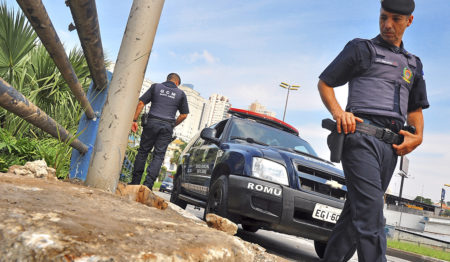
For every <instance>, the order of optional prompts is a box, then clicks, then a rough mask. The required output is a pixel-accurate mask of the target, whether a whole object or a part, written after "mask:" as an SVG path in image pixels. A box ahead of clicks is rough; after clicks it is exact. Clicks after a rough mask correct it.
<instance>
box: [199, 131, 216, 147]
mask: <svg viewBox="0 0 450 262" xmlns="http://www.w3.org/2000/svg"><path fill="white" fill-rule="evenodd" d="M216 133H217V130H216V129H214V128H209V127H207V128H205V129H203V130H202V132H201V133H200V137H201V138H203V139H204V140H205V141H208V142H211V143H214V144H216V145H219V143H220V142H219V139H218V138H216Z"/></svg>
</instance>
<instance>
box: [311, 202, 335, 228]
mask: <svg viewBox="0 0 450 262" xmlns="http://www.w3.org/2000/svg"><path fill="white" fill-rule="evenodd" d="M341 211H342V210H341V209H339V208H334V207H330V206H327V205H322V204H319V203H317V204H316V207H315V208H314V212H313V214H312V217H313V218H315V219H319V220H323V221H327V222H330V223H334V224H336V222H337V221H338V219H339V215H340V214H341Z"/></svg>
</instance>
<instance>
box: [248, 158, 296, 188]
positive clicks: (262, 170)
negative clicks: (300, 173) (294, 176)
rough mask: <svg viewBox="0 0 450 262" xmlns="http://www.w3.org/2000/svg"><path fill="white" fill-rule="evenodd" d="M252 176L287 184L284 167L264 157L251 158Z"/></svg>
mask: <svg viewBox="0 0 450 262" xmlns="http://www.w3.org/2000/svg"><path fill="white" fill-rule="evenodd" d="M252 176H254V177H257V178H260V179H263V180H267V181H271V182H274V183H278V184H282V185H289V181H288V177H287V172H286V168H285V167H284V166H283V165H281V164H279V163H277V162H274V161H271V160H268V159H264V158H259V157H254V158H253V166H252Z"/></svg>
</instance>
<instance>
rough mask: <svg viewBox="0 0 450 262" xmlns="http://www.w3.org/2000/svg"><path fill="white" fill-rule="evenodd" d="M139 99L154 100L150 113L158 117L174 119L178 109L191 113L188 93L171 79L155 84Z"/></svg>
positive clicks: (181, 111)
mask: <svg viewBox="0 0 450 262" xmlns="http://www.w3.org/2000/svg"><path fill="white" fill-rule="evenodd" d="M139 100H140V101H142V102H143V103H144V104H148V103H150V102H152V104H151V106H150V112H149V114H150V116H154V117H157V118H162V119H167V120H171V121H173V120H175V115H176V112H177V110H178V111H179V112H180V114H188V113H189V106H188V102H187V98H186V94H185V93H184V92H183V90H181V89H179V88H177V86H176V85H175V84H174V83H173V82H171V81H167V82H164V83H162V84H153V85H152V86H151V87H150V88H149V89H148V90H147V92H145V93H144V94H143V95H142V96H141V97H140V98H139Z"/></svg>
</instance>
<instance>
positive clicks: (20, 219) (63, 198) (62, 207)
mask: <svg viewBox="0 0 450 262" xmlns="http://www.w3.org/2000/svg"><path fill="white" fill-rule="evenodd" d="M126 187H128V186H126ZM132 188H133V189H132V190H130V191H126V192H128V193H124V196H116V195H113V194H110V193H107V192H104V191H102V190H98V189H95V188H89V187H86V186H83V185H77V184H71V183H65V182H62V181H52V180H44V179H36V178H34V177H27V176H18V175H15V174H0V258H1V259H0V260H1V261H2V262H3V261H5V262H7V261H225V262H226V261H230V262H231V261H232V262H234V261H253V262H260V261H264V262H268V261H286V260H284V259H282V258H279V257H276V256H274V255H270V254H267V253H265V252H264V249H260V248H258V247H256V246H255V245H253V244H249V243H247V242H245V241H242V240H240V239H239V238H236V237H233V236H230V235H228V234H226V233H224V232H220V231H217V230H215V229H211V228H208V227H206V226H204V223H203V225H201V223H198V222H194V221H193V219H190V218H186V217H184V216H181V215H179V214H178V213H177V212H176V211H175V209H172V208H166V209H164V210H163V209H158V208H153V207H149V206H146V205H147V204H148V202H149V201H148V199H149V198H152V197H146V196H145V195H146V193H145V192H147V189H145V188H144V189H143V190H142V188H141V187H132ZM136 188H137V189H136ZM129 189H131V188H129ZM129 189H127V190H129ZM121 192H125V191H121ZM150 192H151V191H150V190H149V192H148V196H151V195H152V194H150ZM141 196H142V197H141ZM130 198H131V199H132V200H133V201H130V200H129V199H130ZM136 198H138V199H140V201H141V202H143V203H145V204H146V205H142V204H141V203H138V202H135V200H136ZM152 201H153V200H152ZM156 202H158V200H157V201H156ZM166 204H167V203H166ZM157 206H162V205H160V204H157ZM210 216H211V215H210ZM216 220H217V221H222V222H223V221H224V220H221V219H216ZM222 224H224V223H222Z"/></svg>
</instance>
